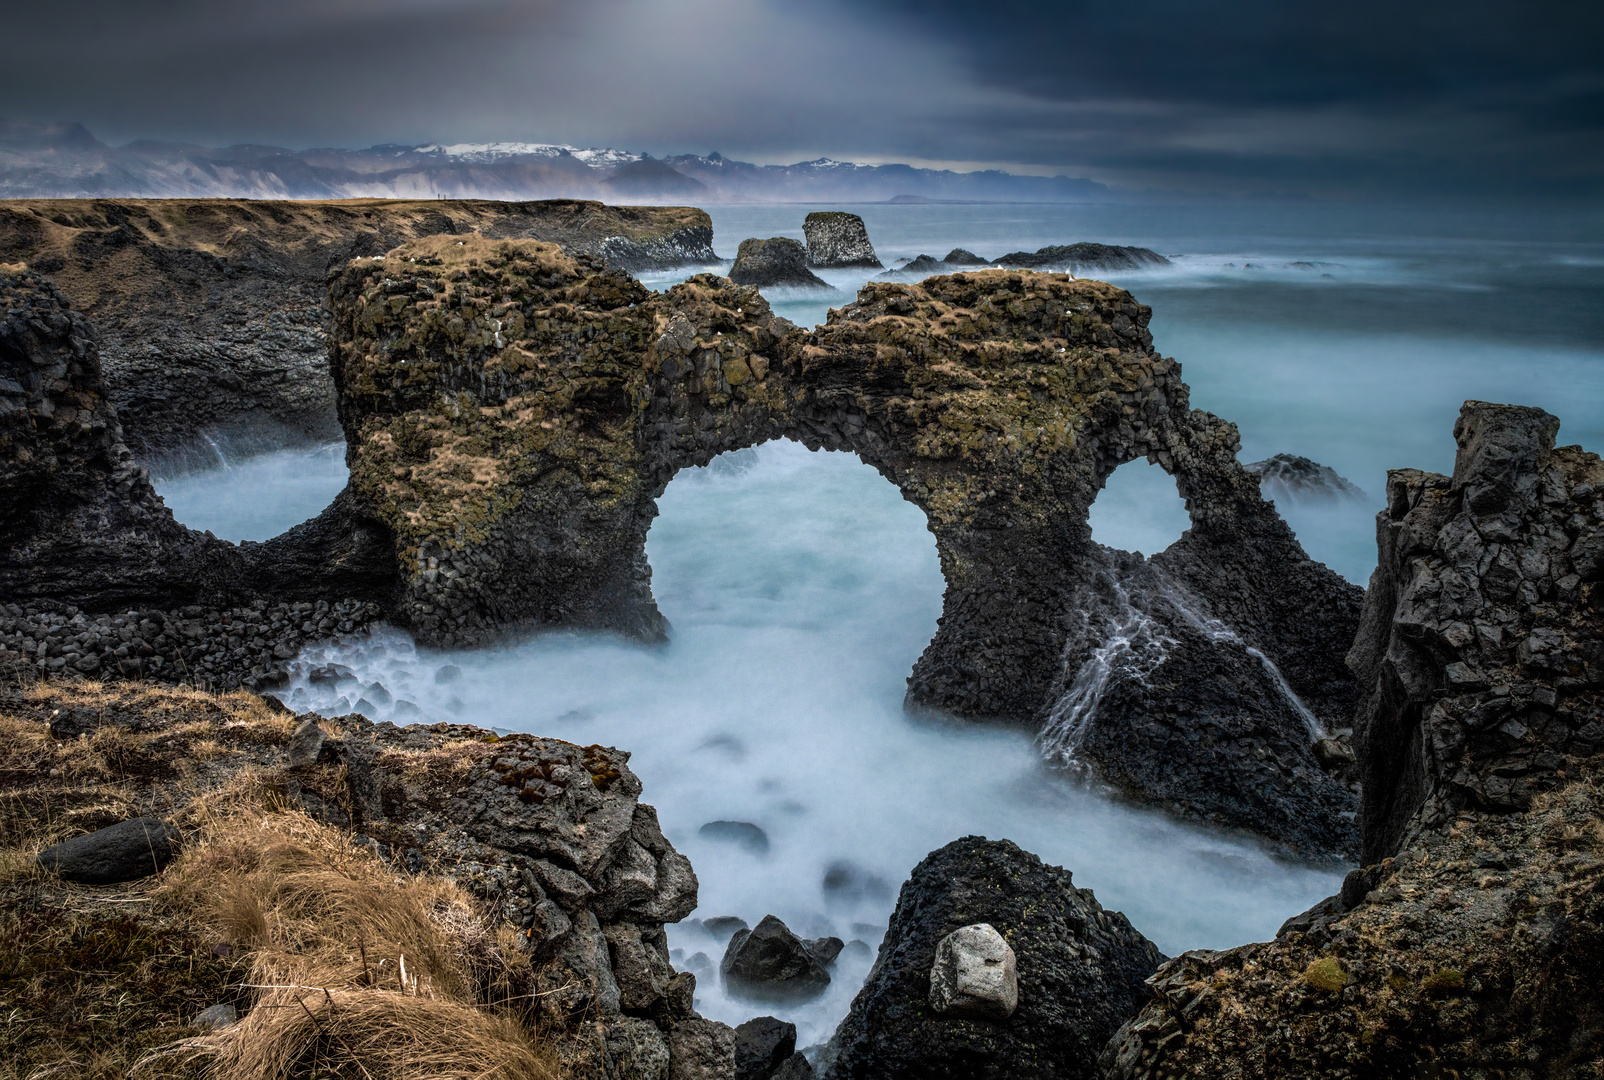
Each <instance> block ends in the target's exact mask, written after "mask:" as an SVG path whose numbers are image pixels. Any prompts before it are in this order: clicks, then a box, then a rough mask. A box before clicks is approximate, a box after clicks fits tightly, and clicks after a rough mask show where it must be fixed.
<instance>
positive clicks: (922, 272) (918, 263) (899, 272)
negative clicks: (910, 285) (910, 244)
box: [877, 255, 947, 281]
mask: <svg viewBox="0 0 1604 1080" xmlns="http://www.w3.org/2000/svg"><path fill="white" fill-rule="evenodd" d="M946 272H947V266H946V264H944V263H939V262H937V261H936V260H935V259H933V258H931V257H930V256H929V255H921V256H919V257H918V258H917V259H910V260H909V261H908V262H906V263H904V264H902V265H901V266H899V267H897V268H896V269H894V270H887V271H886V272H885V273H883V274H879V275H877V277H878V278H879V280H881V281H906V280H908V279H909V278H924V277H929V276H930V275H931V274H944V273H946Z"/></svg>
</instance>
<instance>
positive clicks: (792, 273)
mask: <svg viewBox="0 0 1604 1080" xmlns="http://www.w3.org/2000/svg"><path fill="white" fill-rule="evenodd" d="M730 280H731V281H733V282H735V283H736V284H737V285H756V286H758V287H760V288H762V287H767V286H773V285H778V286H801V287H804V288H813V289H828V288H829V287H830V283H829V282H827V281H824V280H823V279H821V278H820V277H818V276H817V275H816V274H814V273H813V272H812V271H810V270H809V269H808V262H807V251H806V249H804V248H803V247H802V245H801V244H799V243H797V242H796V241H795V240H791V239H789V238H787V237H784V236H774V237H770V238H769V239H767V240H755V239H754V240H742V241H741V249H740V250H739V251H737V252H736V253H735V265H734V266H733V267H731V268H730Z"/></svg>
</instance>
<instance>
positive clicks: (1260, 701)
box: [1037, 548, 1357, 861]
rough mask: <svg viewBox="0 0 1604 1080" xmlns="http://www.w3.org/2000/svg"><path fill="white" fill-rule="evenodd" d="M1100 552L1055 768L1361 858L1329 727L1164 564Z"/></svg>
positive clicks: (1050, 719)
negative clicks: (1328, 754)
mask: <svg viewBox="0 0 1604 1080" xmlns="http://www.w3.org/2000/svg"><path fill="white" fill-rule="evenodd" d="M1099 554H1100V556H1101V558H1102V560H1103V565H1102V567H1101V569H1100V570H1099V571H1098V573H1097V574H1096V575H1095V576H1094V577H1093V578H1092V580H1091V582H1090V584H1089V585H1088V587H1087V588H1086V589H1084V590H1083V591H1082V593H1081V594H1080V595H1079V597H1078V599H1077V602H1076V607H1075V610H1076V611H1077V613H1078V615H1079V624H1078V625H1079V632H1078V633H1077V634H1076V635H1074V636H1073V637H1072V638H1071V643H1070V645H1069V647H1067V648H1066V650H1065V655H1064V670H1065V672H1066V678H1065V688H1064V690H1063V692H1062V694H1061V695H1060V696H1059V698H1058V699H1057V701H1055V702H1054V703H1053V705H1052V706H1051V708H1050V709H1048V710H1047V711H1046V713H1045V715H1044V718H1043V722H1042V727H1041V731H1040V734H1039V735H1038V736H1037V746H1038V747H1039V749H1040V750H1041V752H1042V754H1043V755H1044V757H1045V758H1046V759H1047V760H1049V761H1050V762H1052V763H1054V764H1056V765H1058V766H1060V767H1063V768H1066V769H1069V770H1071V771H1073V772H1077V773H1083V774H1087V775H1090V776H1092V777H1095V778H1096V779H1098V780H1101V781H1102V782H1104V783H1107V784H1109V785H1111V786H1112V787H1114V788H1115V789H1116V790H1118V791H1120V792H1121V793H1123V794H1124V795H1126V796H1127V797H1129V798H1133V799H1137V800H1140V801H1146V802H1152V803H1156V804H1158V805H1161V806H1168V807H1170V808H1172V809H1184V810H1185V811H1186V812H1188V813H1191V814H1195V815H1197V816H1199V817H1202V818H1204V819H1205V820H1209V821H1212V822H1214V823H1216V824H1219V825H1223V826H1226V827H1229V828H1238V829H1246V830H1249V831H1252V832H1255V833H1258V834H1259V835H1262V836H1265V837H1267V838H1269V839H1271V840H1272V841H1275V842H1276V843H1278V844H1281V845H1283V846H1284V847H1285V848H1286V849H1288V850H1292V851H1297V852H1299V853H1301V854H1303V855H1305V856H1309V857H1316V858H1330V859H1336V860H1339V861H1342V860H1346V859H1350V858H1352V857H1353V855H1354V854H1355V852H1356V844H1357V831H1356V829H1355V827H1354V818H1355V811H1356V805H1357V804H1356V798H1355V794H1354V792H1353V790H1352V789H1351V787H1350V786H1349V785H1348V784H1347V783H1346V782H1345V781H1344V780H1343V779H1342V778H1339V777H1337V776H1334V775H1332V774H1330V773H1329V772H1328V771H1327V769H1326V768H1325V765H1324V762H1323V761H1322V760H1321V758H1319V757H1318V756H1317V755H1316V753H1315V752H1314V746H1315V744H1316V741H1317V740H1320V739H1322V738H1323V737H1325V735H1326V731H1325V727H1324V725H1323V724H1322V722H1321V721H1320V719H1319V718H1318V717H1317V716H1316V715H1315V714H1314V713H1313V712H1312V711H1311V710H1310V709H1309V708H1308V706H1307V705H1306V704H1305V703H1304V702H1303V701H1302V700H1301V699H1300V698H1299V697H1298V695H1297V693H1296V692H1295V691H1294V690H1293V689H1292V687H1291V686H1289V685H1288V683H1287V681H1286V679H1285V678H1284V677H1283V676H1282V675H1281V672H1280V670H1279V669H1278V668H1277V666H1276V665H1275V663H1274V661H1272V660H1270V658H1269V657H1268V656H1266V655H1265V654H1264V652H1263V651H1262V650H1260V649H1258V648H1256V647H1254V646H1253V645H1250V644H1248V643H1247V642H1246V641H1245V640H1243V638H1242V636H1241V635H1239V634H1238V633H1237V632H1236V631H1235V630H1233V629H1232V628H1231V627H1229V626H1228V625H1226V624H1225V623H1224V622H1223V621H1221V620H1220V619H1218V618H1215V617H1214V616H1213V615H1212V614H1209V613H1208V610H1207V606H1206V602H1205V601H1204V600H1203V599H1202V598H1201V597H1198V596H1196V595H1195V594H1193V593H1192V591H1191V590H1190V589H1189V588H1187V587H1186V586H1185V585H1184V584H1182V583H1180V582H1177V581H1176V580H1175V579H1174V578H1173V577H1171V576H1170V575H1169V574H1168V573H1167V572H1166V571H1165V570H1164V569H1162V568H1161V566H1159V565H1158V564H1156V563H1155V562H1153V561H1150V560H1146V559H1143V558H1142V557H1141V556H1140V555H1134V554H1130V553H1127V552H1118V551H1114V550H1112V549H1108V548H1102V549H1100V551H1099ZM1178 758H1179V759H1184V764H1179V763H1178V761H1177V759H1178Z"/></svg>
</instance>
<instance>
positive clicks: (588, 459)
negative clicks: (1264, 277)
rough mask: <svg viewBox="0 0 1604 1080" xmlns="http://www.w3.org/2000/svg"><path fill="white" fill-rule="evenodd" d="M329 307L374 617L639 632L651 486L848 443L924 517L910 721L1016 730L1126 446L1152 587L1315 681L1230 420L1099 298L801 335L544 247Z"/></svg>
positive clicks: (481, 257)
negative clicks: (768, 456)
mask: <svg viewBox="0 0 1604 1080" xmlns="http://www.w3.org/2000/svg"><path fill="white" fill-rule="evenodd" d="M331 304H332V307H333V309H334V311H335V318H336V326H335V336H334V343H333V346H332V358H333V365H334V373H335V378H336V383H337V385H338V386H339V389H340V415H341V420H342V424H343V425H344V427H345V431H346V436H347V441H348V445H349V447H350V451H349V456H350V462H351V466H352V483H351V487H350V489H348V500H347V508H346V512H347V516H348V520H356V521H366V522H368V523H370V528H369V534H370V535H372V534H374V533H379V532H382V533H386V534H389V535H393V537H394V546H395V553H396V567H397V574H398V586H397V595H396V599H395V603H394V605H393V608H394V611H395V613H396V615H397V617H398V618H399V619H400V620H401V621H403V622H405V623H407V624H408V625H410V626H411V627H413V628H414V630H415V631H416V632H417V633H418V634H419V636H420V637H422V638H423V639H425V640H428V641H431V642H434V643H438V644H447V645H452V644H470V643H474V642H478V641H481V640H484V639H485V638H487V637H488V636H491V635H493V634H496V633H500V632H503V631H505V630H508V629H513V628H518V627H539V626H572V627H581V628H589V629H598V630H611V631H615V632H619V633H623V634H626V635H629V636H633V637H637V638H644V639H654V638H658V637H660V636H661V635H662V634H663V632H664V624H663V620H662V617H661V615H660V614H659V613H658V611H657V609H656V605H655V603H654V602H653V600H652V596H651V591H650V568H649V566H648V565H647V563H646V560H645V554H644V542H645V536H646V531H647V527H648V526H649V524H650V521H651V518H652V517H653V516H654V515H655V512H656V510H655V499H656V497H657V496H658V495H660V494H661V493H662V491H663V489H664V488H665V487H666V485H667V484H668V482H669V480H670V479H672V477H673V475H674V473H675V472H676V471H677V470H678V469H680V468H683V467H685V466H688V465H701V464H705V463H706V462H708V461H709V460H711V459H712V458H713V457H714V456H715V455H717V454H718V453H721V452H723V451H726V450H735V449H740V448H743V447H746V446H751V445H755V444H757V443H761V442H765V441H767V440H769V439H773V438H780V437H787V438H793V439H796V440H798V441H800V442H802V443H804V444H805V445H808V446H810V447H815V448H828V449H834V450H849V451H851V452H853V453H855V454H857V455H858V456H859V457H860V458H861V459H863V460H864V461H865V462H867V463H868V464H869V465H871V466H873V467H874V468H875V469H877V470H878V471H879V472H880V473H881V475H883V476H885V477H886V478H887V479H888V480H890V481H891V482H892V483H893V484H895V485H896V486H897V488H898V489H899V490H900V491H901V492H902V494H903V495H904V497H905V498H907V499H909V500H910V501H911V502H913V503H914V504H915V505H917V506H919V507H920V508H921V509H922V510H923V511H924V512H925V515H926V518H927V520H928V522H929V526H930V529H931V532H932V533H933V534H934V535H935V538H936V544H937V551H938V554H939V557H940V560H941V566H942V572H943V575H944V578H945V580H946V593H945V597H944V603H943V615H942V619H941V623H940V628H939V629H938V631H937V634H936V636H935V638H934V639H933V640H932V642H931V644H930V647H929V648H928V649H927V650H926V652H925V654H924V655H923V657H921V659H920V661H919V663H918V664H917V665H916V666H915V669H914V672H913V675H912V677H911V679H910V682H909V697H910V701H911V702H913V703H915V704H919V705H922V706H930V707H935V708H940V709H943V710H946V711H950V712H955V713H958V714H961V715H968V716H990V717H999V718H1009V719H1017V720H1029V719H1033V718H1035V717H1037V716H1038V715H1040V713H1041V711H1042V710H1043V709H1044V708H1045V707H1046V705H1047V704H1050V702H1051V700H1052V699H1053V698H1054V697H1055V696H1056V694H1057V693H1058V692H1060V689H1061V686H1062V683H1063V681H1064V678H1065V667H1066V664H1068V663H1069V659H1068V658H1067V657H1066V655H1065V653H1066V647H1067V646H1068V645H1069V644H1070V639H1071V638H1072V637H1073V635H1074V631H1075V625H1076V620H1075V619H1074V618H1073V617H1072V614H1071V613H1072V611H1073V609H1074V607H1075V604H1076V597H1077V594H1078V592H1079V591H1080V590H1081V589H1082V588H1083V587H1084V585H1085V582H1086V580H1087V578H1088V575H1089V574H1090V573H1092V572H1093V571H1095V570H1096V569H1097V568H1098V567H1099V566H1101V565H1102V560H1101V557H1100V556H1099V555H1098V553H1097V550H1096V548H1095V545H1093V544H1092V543H1091V538H1090V530H1089V528H1088V527H1087V525H1086V514H1087V509H1088V507H1089V506H1090V504H1091V502H1092V500H1093V499H1094V498H1095V496H1096V494H1097V491H1098V490H1099V489H1100V487H1101V485H1102V482H1103V480H1104V478H1106V476H1107V474H1108V473H1109V472H1110V471H1112V470H1113V469H1114V468H1116V467H1117V466H1118V465H1120V464H1122V463H1124V462H1125V461H1129V460H1132V459H1134V458H1136V457H1139V456H1147V457H1149V458H1150V459H1151V460H1153V461H1156V462H1158V463H1159V464H1161V465H1162V466H1163V467H1164V468H1165V469H1166V470H1167V471H1170V472H1171V473H1172V474H1173V475H1175V476H1176V478H1177V484H1178V488H1179V490H1180V492H1181V494H1182V495H1183V496H1184V497H1185V498H1186V499H1187V505H1188V509H1189V512H1190V513H1191V516H1192V520H1193V528H1192V530H1190V531H1189V533H1188V536H1187V538H1186V540H1183V542H1182V543H1181V544H1178V545H1176V548H1177V549H1180V550H1178V551H1174V552H1173V553H1166V555H1167V556H1170V562H1171V563H1172V564H1173V565H1174V569H1175V572H1176V573H1177V574H1178V575H1179V576H1181V577H1183V578H1190V577H1197V578H1199V579H1201V589H1202V592H1203V595H1205V596H1212V595H1214V594H1216V593H1218V594H1219V595H1220V596H1221V597H1222V598H1223V599H1225V600H1226V601H1228V602H1235V601H1239V600H1240V599H1241V594H1244V593H1245V594H1247V595H1249V597H1250V599H1251V600H1252V602H1253V606H1254V614H1255V615H1256V616H1257V617H1258V621H1259V624H1260V627H1261V628H1262V629H1263V631H1264V634H1263V636H1264V637H1265V648H1266V649H1267V650H1274V651H1275V653H1276V655H1277V656H1278V659H1282V656H1281V654H1285V657H1284V660H1283V661H1282V666H1283V668H1284V669H1286V670H1287V671H1288V672H1289V676H1288V677H1289V678H1292V679H1303V677H1304V676H1305V674H1306V672H1305V668H1310V667H1312V668H1319V666H1320V663H1321V661H1317V660H1312V658H1305V657H1302V656H1301V655H1300V649H1301V648H1302V645H1301V644H1300V642H1299V640H1298V635H1296V634H1291V635H1288V634H1285V633H1283V631H1284V630H1285V628H1284V627H1281V626H1279V625H1276V624H1277V623H1279V622H1281V621H1283V619H1282V618H1281V616H1282V615H1284V614H1286V613H1284V612H1277V611H1276V610H1274V609H1275V608H1276V606H1277V605H1276V602H1275V601H1274V599H1273V597H1271V598H1270V599H1266V595H1267V594H1270V593H1274V592H1275V591H1276V590H1277V589H1281V590H1283V591H1284V590H1285V582H1284V581H1283V580H1277V581H1276V582H1275V583H1274V586H1273V587H1270V583H1269V582H1266V581H1262V580H1260V579H1261V578H1262V577H1263V571H1264V570H1265V569H1266V568H1265V567H1264V566H1262V565H1261V564H1262V563H1263V562H1264V560H1265V558H1272V559H1273V560H1274V561H1275V563H1276V566H1275V567H1274V570H1275V572H1276V573H1277V574H1280V575H1282V577H1284V574H1285V572H1287V566H1288V565H1289V564H1301V565H1303V566H1305V567H1313V566H1316V565H1317V564H1310V563H1309V562H1308V560H1307V557H1306V556H1305V555H1304V554H1303V552H1302V550H1301V549H1300V548H1298V547H1297V544H1296V541H1295V540H1294V539H1293V537H1292V534H1291V532H1290V530H1288V529H1287V528H1286V526H1285V525H1284V524H1283V523H1282V522H1281V521H1280V519H1279V517H1278V516H1277V515H1276V514H1275V512H1274V510H1273V508H1272V507H1270V506H1269V505H1268V504H1266V503H1264V502H1263V501H1262V500H1261V499H1260V498H1259V495H1258V490H1257V485H1256V483H1255V481H1254V478H1253V477H1252V476H1251V475H1249V474H1247V473H1246V472H1244V471H1243V470H1242V469H1241V467H1240V466H1239V465H1238V464H1237V463H1236V461H1235V457H1234V455H1235V452H1236V449H1237V441H1236V433H1235V429H1234V427H1233V426H1232V425H1230V424H1228V423H1225V422H1224V421H1221V420H1219V419H1218V418H1215V417H1212V416H1209V415H1208V414H1205V413H1200V412H1193V411H1190V410H1189V408H1188V402H1187V388H1186V386H1185V384H1184V383H1183V382H1182V381H1181V378H1180V368H1179V365H1178V364H1176V363H1175V362H1174V361H1172V360H1169V359H1167V358H1164V357H1162V356H1159V355H1157V354H1156V353H1154V352H1153V350H1152V347H1151V340H1152V339H1151V336H1150V335H1149V334H1148V333H1147V331H1146V323H1147V319H1148V315H1149V309H1147V308H1146V307H1144V306H1142V305H1139V304H1137V303H1136V302H1135V301H1134V300H1133V299H1132V298H1131V297H1130V294H1129V293H1127V292H1125V291H1124V290H1122V289H1118V288H1116V287H1114V286H1111V285H1108V284H1105V283H1101V282H1093V281H1080V280H1075V279H1072V278H1070V277H1068V276H1067V275H1063V274H1033V273H1029V272H1026V273H1019V272H1007V271H985V272H978V273H968V274H955V275H951V276H942V277H935V278H930V279H928V280H926V281H924V282H922V283H920V284H918V285H908V284H901V283H891V282H886V283H880V282H876V283H871V284H870V285H869V286H867V287H865V289H864V290H863V291H862V293H861V294H860V296H859V299H858V301H857V302H856V303H854V304H851V305H849V306H847V307H846V308H844V309H841V310H840V311H836V312H832V314H831V316H830V318H829V320H828V321H827V322H826V323H825V324H824V325H822V326H820V327H819V328H817V329H816V330H814V331H813V332H811V333H806V332H804V331H802V330H800V329H798V328H797V327H795V326H793V325H792V324H790V323H788V322H787V321H786V320H784V319H781V318H777V317H775V316H773V315H772V313H771V312H770V310H769V307H768V304H767V303H766V302H765V301H764V300H763V298H762V297H761V295H760V294H759V293H758V292H757V290H755V289H752V288H742V287H738V286H735V285H733V284H732V283H730V282H729V281H728V280H727V279H724V278H720V277H716V276H713V275H699V276H697V277H695V278H692V279H691V280H689V281H687V282H685V283H683V284H680V285H676V286H674V287H673V288H671V289H669V290H668V291H667V292H666V293H663V294H653V293H650V292H648V291H647V290H646V289H644V288H643V287H642V286H641V285H640V284H639V283H638V282H636V281H635V280H634V279H632V278H629V277H628V276H626V275H623V274H618V273H608V272H605V271H602V270H601V268H600V267H599V266H598V265H596V264H594V263H590V262H587V261H586V260H584V259H582V258H581V259H573V258H570V257H569V256H567V255H565V254H563V253H562V252H561V251H560V250H558V249H557V248H556V247H555V246H553V245H547V244H539V243H534V242H523V241H500V242H494V241H483V240H476V239H468V240H464V241H459V240H457V239H456V238H454V237H440V238H431V239H427V240H422V241H416V242H413V243H411V244H408V245H405V246H403V247H401V248H398V249H396V250H395V251H392V252H391V253H390V254H389V255H388V256H386V257H385V258H384V259H382V260H366V259H363V260H357V261H356V262H354V263H353V264H351V265H350V266H349V267H348V268H347V269H346V270H345V271H344V272H343V273H342V274H340V275H339V276H338V277H336V278H335V279H334V280H333V282H332V284H331ZM1242 552H1246V553H1247V554H1248V555H1249V556H1250V557H1249V558H1248V559H1247V560H1246V561H1245V562H1244V560H1243V559H1242V558H1240V557H1239V555H1240V553H1242ZM1222 560H1223V563H1222ZM1222 567H1223V568H1222ZM1318 570H1319V572H1320V573H1319V574H1315V575H1314V577H1315V578H1319V577H1320V574H1324V575H1325V576H1328V577H1330V578H1332V579H1333V580H1335V575H1331V574H1330V573H1329V571H1325V570H1324V568H1323V567H1319V568H1318ZM1292 572H1293V573H1294V575H1295V574H1296V572H1297V571H1296V567H1295V565H1294V569H1293V571H1292ZM1317 584H1328V583H1324V582H1323V579H1322V580H1321V581H1319V582H1317ZM1325 591H1326V593H1328V594H1330V593H1331V592H1332V590H1331V589H1330V588H1327V589H1326V590H1325ZM1261 594H1266V595H1261ZM1327 598H1329V597H1327ZM1283 606H1284V605H1283ZM1295 615H1296V618H1297V619H1298V620H1300V621H1301V620H1304V619H1306V618H1307V613H1306V612H1304V611H1301V610H1300V611H1297V612H1296V613H1295ZM1305 637H1307V635H1305ZM1335 651H1336V653H1337V654H1338V655H1340V653H1341V651H1342V650H1341V649H1337V650H1335ZM1306 659H1309V660H1310V661H1311V662H1310V663H1305V662H1304V661H1305V660H1306ZM1327 666H1329V665H1327ZM1312 674H1313V676H1314V678H1313V680H1312V681H1316V682H1317V681H1318V680H1319V677H1320V676H1322V675H1323V674H1324V672H1323V671H1315V672H1313V673H1312ZM1304 681H1306V682H1307V681H1311V680H1309V679H1304Z"/></svg>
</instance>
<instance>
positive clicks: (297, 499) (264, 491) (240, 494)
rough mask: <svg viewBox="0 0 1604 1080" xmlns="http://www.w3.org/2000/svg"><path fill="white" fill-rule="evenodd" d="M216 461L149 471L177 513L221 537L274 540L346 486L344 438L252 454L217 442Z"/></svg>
mask: <svg viewBox="0 0 1604 1080" xmlns="http://www.w3.org/2000/svg"><path fill="white" fill-rule="evenodd" d="M213 449H214V450H215V451H216V457H215V459H214V461H213V462H212V466H211V467H210V468H207V469H197V470H192V471H188V472H183V473H178V474H173V475H167V476H156V475H153V476H152V477H151V484H152V486H153V487H155V489H156V494H158V495H160V496H161V497H162V501H163V502H165V503H166V504H167V508H168V509H169V510H171V511H172V512H173V519H174V520H176V521H177V522H178V523H179V524H180V525H186V526H188V527H189V528H191V529H195V530H197V531H202V532H210V533H212V534H213V535H214V536H216V537H217V538H218V539H220V540H229V541H233V542H235V543H239V542H240V541H243V540H270V539H272V538H273V537H275V536H278V535H280V534H282V533H285V532H288V531H289V530H290V529H293V528H294V527H295V526H297V525H299V524H301V522H303V521H309V520H311V519H312V518H315V517H317V516H318V515H319V514H321V513H322V512H323V511H324V510H325V509H327V508H328V506H329V504H330V503H332V502H333V501H334V497H335V496H336V495H338V494H339V493H340V490H341V489H342V488H344V487H345V484H346V481H347V479H349V476H350V470H348V469H347V468H346V466H345V443H343V442H338V443H328V444H325V445H322V446H317V447H312V448H307V447H297V448H289V449H280V450H272V451H269V452H267V453H262V454H255V455H252V456H249V457H238V456H235V455H232V454H230V453H228V448H227V447H226V446H214V447H213Z"/></svg>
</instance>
